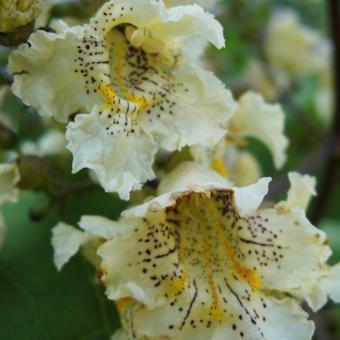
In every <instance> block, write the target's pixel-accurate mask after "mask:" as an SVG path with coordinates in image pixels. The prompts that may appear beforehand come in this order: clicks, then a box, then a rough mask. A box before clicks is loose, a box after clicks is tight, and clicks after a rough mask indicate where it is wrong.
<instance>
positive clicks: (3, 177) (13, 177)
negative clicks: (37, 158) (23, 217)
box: [0, 164, 20, 205]
mask: <svg viewBox="0 0 340 340" xmlns="http://www.w3.org/2000/svg"><path fill="white" fill-rule="evenodd" d="M19 179H20V174H19V171H18V168H17V166H16V164H0V205H2V204H3V203H5V202H16V200H17V199H18V196H19V189H18V188H17V187H16V185H17V183H18V182H19Z"/></svg>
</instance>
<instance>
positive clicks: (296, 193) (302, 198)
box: [277, 172, 316, 210]
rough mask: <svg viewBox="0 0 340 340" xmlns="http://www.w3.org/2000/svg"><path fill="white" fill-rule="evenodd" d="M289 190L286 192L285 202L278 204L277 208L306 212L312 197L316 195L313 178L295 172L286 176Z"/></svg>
mask: <svg viewBox="0 0 340 340" xmlns="http://www.w3.org/2000/svg"><path fill="white" fill-rule="evenodd" d="M288 178H289V182H290V188H289V190H288V195H287V200H286V201H284V202H280V203H279V204H278V205H277V207H279V208H282V209H286V210H291V209H294V208H301V209H303V210H306V208H307V206H308V204H309V201H310V200H311V197H312V196H315V195H316V191H315V185H316V180H315V178H314V177H311V176H308V175H301V174H299V173H297V172H290V173H289V174H288Z"/></svg>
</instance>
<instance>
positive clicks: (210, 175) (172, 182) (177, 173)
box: [158, 162, 231, 195]
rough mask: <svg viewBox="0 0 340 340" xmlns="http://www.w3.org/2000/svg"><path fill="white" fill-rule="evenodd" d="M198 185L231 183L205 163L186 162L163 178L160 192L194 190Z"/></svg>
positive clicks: (226, 184) (218, 185) (225, 184)
mask: <svg viewBox="0 0 340 340" xmlns="http://www.w3.org/2000/svg"><path fill="white" fill-rule="evenodd" d="M198 186H201V187H209V186H215V187H222V188H223V187H224V188H231V183H230V182H228V180H226V179H225V178H224V177H222V176H220V175H219V174H217V173H216V172H215V171H212V170H210V169H207V168H206V167H205V166H204V165H201V164H199V163H196V162H184V163H182V164H180V165H179V166H177V167H176V168H175V169H174V170H172V171H171V172H170V173H169V174H167V175H165V176H164V177H163V178H162V180H161V181H160V183H159V186H158V194H159V195H162V194H166V193H169V192H176V191H186V190H192V189H193V188H195V187H198Z"/></svg>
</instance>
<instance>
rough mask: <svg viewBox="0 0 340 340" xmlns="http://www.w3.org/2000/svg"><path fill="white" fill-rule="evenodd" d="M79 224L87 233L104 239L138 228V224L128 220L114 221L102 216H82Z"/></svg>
mask: <svg viewBox="0 0 340 340" xmlns="http://www.w3.org/2000/svg"><path fill="white" fill-rule="evenodd" d="M79 226H80V228H82V229H83V230H84V231H86V232H87V233H89V234H91V235H94V236H98V237H101V238H104V239H110V238H111V237H114V236H116V235H123V234H125V233H127V232H129V231H131V230H132V229H134V228H136V225H134V224H133V223H132V224H131V223H129V221H128V220H124V222H114V221H111V220H109V219H108V218H105V217H102V216H82V217H81V219H80V222H79Z"/></svg>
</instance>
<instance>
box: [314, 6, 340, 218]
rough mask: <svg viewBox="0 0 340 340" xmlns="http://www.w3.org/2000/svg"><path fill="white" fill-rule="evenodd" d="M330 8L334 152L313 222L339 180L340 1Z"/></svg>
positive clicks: (328, 156) (327, 164) (327, 157)
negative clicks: (333, 88)
mask: <svg viewBox="0 0 340 340" xmlns="http://www.w3.org/2000/svg"><path fill="white" fill-rule="evenodd" d="M328 9H329V17H330V28H331V34H332V39H333V42H334V56H333V63H334V76H335V84H334V85H335V96H334V97H335V108H334V116H333V125H332V131H331V134H330V137H329V139H328V143H329V146H330V148H331V150H332V152H330V153H329V154H326V155H325V159H324V162H325V163H324V164H325V166H324V171H323V178H322V181H321V185H320V189H319V196H318V198H317V200H316V203H315V210H314V212H313V215H312V222H313V223H314V224H318V223H319V222H320V220H321V218H322V216H323V215H324V212H325V211H326V209H327V206H328V204H329V202H330V199H331V196H332V193H333V190H334V187H335V184H336V181H337V173H338V170H339V159H340V150H339V149H340V147H339V146H340V1H339V0H328Z"/></svg>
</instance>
